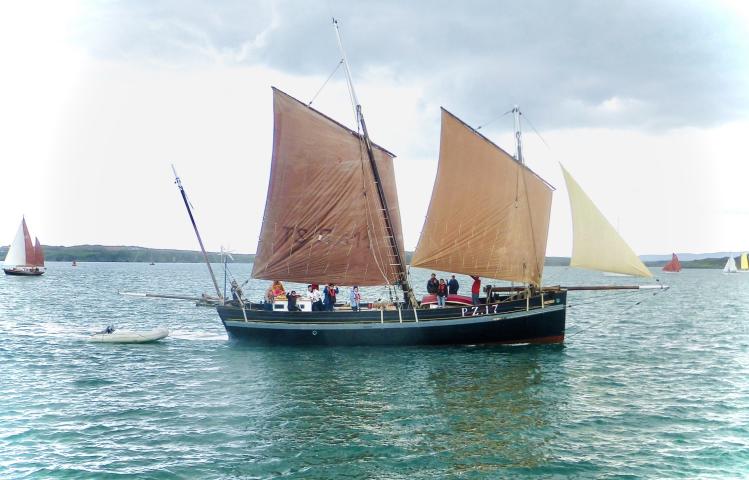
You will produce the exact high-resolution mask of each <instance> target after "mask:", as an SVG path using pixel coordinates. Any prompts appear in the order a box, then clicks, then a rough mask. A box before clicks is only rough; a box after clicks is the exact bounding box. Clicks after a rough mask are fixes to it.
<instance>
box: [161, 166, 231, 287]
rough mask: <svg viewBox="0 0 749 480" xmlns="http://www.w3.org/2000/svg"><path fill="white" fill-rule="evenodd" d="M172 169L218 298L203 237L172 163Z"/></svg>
mask: <svg viewBox="0 0 749 480" xmlns="http://www.w3.org/2000/svg"><path fill="white" fill-rule="evenodd" d="M172 171H173V172H174V183H176V184H177V188H179V193H180V194H182V200H184V202H185V208H186V209H187V214H188V215H189V216H190V222H192V228H193V229H194V230H195V236H196V237H198V243H199V244H200V251H201V252H203V258H204V259H205V264H206V265H208V271H209V272H210V274H211V280H213V286H214V288H215V289H216V295H218V298H224V297H223V295H221V290H219V288H218V282H217V281H216V275H214V274H213V268H211V262H210V261H208V254H207V253H205V247H203V239H202V238H200V232H198V226H197V225H196V224H195V218H194V217H193V216H192V209H191V208H190V202H188V201H187V194H186V193H185V189H184V188H183V187H182V180H180V179H179V176H178V175H177V170H176V169H175V168H174V165H172Z"/></svg>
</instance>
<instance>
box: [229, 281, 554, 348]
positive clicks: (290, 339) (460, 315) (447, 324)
mask: <svg viewBox="0 0 749 480" xmlns="http://www.w3.org/2000/svg"><path fill="white" fill-rule="evenodd" d="M565 297H566V295H565V294H561V295H558V296H557V298H555V299H554V300H553V301H552V302H549V303H550V304H549V305H548V306H547V305H546V302H545V305H544V308H541V306H540V305H536V306H535V307H533V308H529V309H528V310H526V309H517V308H511V309H509V311H502V309H501V308H495V307H496V305H488V306H487V305H481V306H478V307H459V308H445V309H427V310H417V313H416V315H414V311H413V310H402V311H400V312H398V311H392V310H391V311H385V312H380V311H363V312H346V311H338V312H268V311H257V310H248V309H245V311H244V313H243V312H242V309H241V308H239V307H232V306H222V307H218V308H217V310H218V313H219V315H220V316H221V320H222V322H223V324H224V327H225V328H226V332H227V334H228V335H229V337H230V339H232V340H236V341H241V342H243V343H249V344H253V345H330V346H363V345H381V346H387V345H393V346H395V345H486V344H528V343H530V344H547V343H562V342H563V341H564V332H565V316H566V305H565V300H566V298H565ZM524 303H525V302H523V304H524ZM505 308H507V307H505ZM245 317H246V318H247V321H245Z"/></svg>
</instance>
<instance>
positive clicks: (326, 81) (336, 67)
mask: <svg viewBox="0 0 749 480" xmlns="http://www.w3.org/2000/svg"><path fill="white" fill-rule="evenodd" d="M341 65H343V59H340V60H339V61H338V64H337V65H336V66H335V68H334V69H333V71H332V72H331V73H330V75H328V78H327V79H326V80H325V81H324V82H323V84H322V86H321V87H320V89H319V90H318V91H317V93H315V96H313V97H312V100H310V101H309V103H308V104H307V106H308V107H311V106H312V102H314V101H315V99H317V96H318V95H320V92H322V89H323V88H325V85H327V84H328V82H329V81H330V79H331V78H333V75H335V72H337V71H338V69H339V68H341Z"/></svg>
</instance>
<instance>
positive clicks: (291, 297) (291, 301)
mask: <svg viewBox="0 0 749 480" xmlns="http://www.w3.org/2000/svg"><path fill="white" fill-rule="evenodd" d="M296 298H297V295H296V290H292V291H291V293H289V294H287V295H286V300H287V302H288V310H289V311H290V312H298V311H299V310H300V308H299V307H297V306H296Z"/></svg>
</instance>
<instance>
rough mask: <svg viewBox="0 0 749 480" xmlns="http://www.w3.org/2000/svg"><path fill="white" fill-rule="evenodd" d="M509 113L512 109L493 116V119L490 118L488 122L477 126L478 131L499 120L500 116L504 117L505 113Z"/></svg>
mask: <svg viewBox="0 0 749 480" xmlns="http://www.w3.org/2000/svg"><path fill="white" fill-rule="evenodd" d="M508 113H512V110H507V111H506V112H505V113H503V114H502V115H500V116H498V117H494V118H492V119H491V120H489V121H488V122H486V123H484V124H481V125H479V126H478V127H476V130H477V131H478V130H481V129H482V128H484V127H485V126H487V125H489V124H490V123H494V122H496V121H497V120H499V119H500V118H502V117H504V116H505V115H507V114H508Z"/></svg>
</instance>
